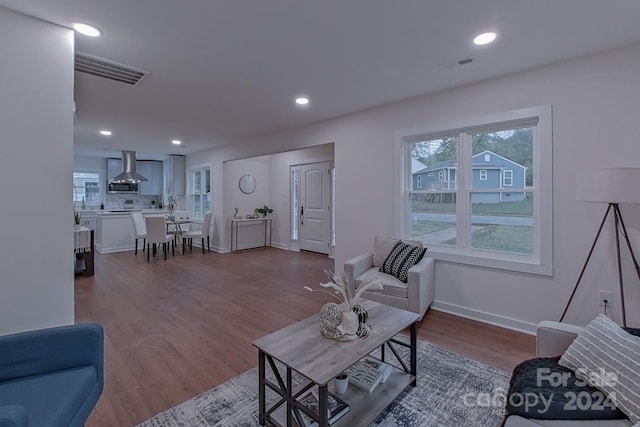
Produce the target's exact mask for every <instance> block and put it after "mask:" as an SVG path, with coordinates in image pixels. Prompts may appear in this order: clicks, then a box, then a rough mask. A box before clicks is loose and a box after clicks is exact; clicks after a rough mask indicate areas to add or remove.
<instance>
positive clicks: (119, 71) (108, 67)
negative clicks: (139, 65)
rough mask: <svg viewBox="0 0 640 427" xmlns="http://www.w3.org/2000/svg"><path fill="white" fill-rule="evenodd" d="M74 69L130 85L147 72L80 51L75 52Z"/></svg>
mask: <svg viewBox="0 0 640 427" xmlns="http://www.w3.org/2000/svg"><path fill="white" fill-rule="evenodd" d="M75 70H76V71H79V72H81V73H87V74H91V75H94V76H98V77H103V78H105V79H109V80H115V81H117V82H122V83H127V84H130V85H135V84H137V83H138V82H139V81H140V80H142V78H143V77H144V76H146V75H147V74H149V73H148V72H146V71H143V70H139V69H136V68H133V67H130V66H128V65H124V64H118V63H117V62H113V61H109V60H107V59H104V58H98V57H97V56H91V55H87V54H86V53H81V52H76V61H75Z"/></svg>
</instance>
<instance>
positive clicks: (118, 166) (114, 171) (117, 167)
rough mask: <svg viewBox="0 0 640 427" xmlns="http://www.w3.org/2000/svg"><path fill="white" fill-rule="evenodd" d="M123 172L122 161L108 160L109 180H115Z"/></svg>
mask: <svg viewBox="0 0 640 427" xmlns="http://www.w3.org/2000/svg"><path fill="white" fill-rule="evenodd" d="M120 172H122V159H107V180H110V179H113V178H115V177H116V176H117V175H118V174H120Z"/></svg>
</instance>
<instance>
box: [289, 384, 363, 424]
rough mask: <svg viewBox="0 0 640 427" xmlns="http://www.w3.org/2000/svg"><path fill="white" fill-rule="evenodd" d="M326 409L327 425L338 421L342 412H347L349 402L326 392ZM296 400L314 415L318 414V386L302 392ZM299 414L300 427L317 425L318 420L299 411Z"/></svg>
mask: <svg viewBox="0 0 640 427" xmlns="http://www.w3.org/2000/svg"><path fill="white" fill-rule="evenodd" d="M327 394H328V397H327V410H328V412H329V413H328V419H329V425H331V424H333V423H335V422H336V421H338V420H339V419H340V418H341V417H342V416H343V415H344V414H346V413H347V412H349V409H350V408H349V404H348V403H347V402H345V401H344V400H342V399H340V398H339V397H338V396H336V395H335V394H333V393H331V392H327ZM298 402H300V403H301V404H302V405H304V406H306V407H307V408H309V409H310V410H311V411H312V412H313V413H314V414H315V415H316V416H318V415H319V414H320V405H319V403H318V388H317V387H313V388H311V389H309V390H307V391H306V392H305V393H303V394H302V395H301V396H300V397H299V398H298ZM300 415H301V418H302V422H303V426H302V427H317V426H318V422H317V421H314V420H312V419H311V418H309V417H308V416H307V414H305V413H304V412H302V411H300Z"/></svg>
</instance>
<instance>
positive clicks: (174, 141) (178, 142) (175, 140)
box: [171, 139, 182, 145]
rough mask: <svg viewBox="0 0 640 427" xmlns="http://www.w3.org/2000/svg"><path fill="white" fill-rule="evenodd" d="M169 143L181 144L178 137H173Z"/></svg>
mask: <svg viewBox="0 0 640 427" xmlns="http://www.w3.org/2000/svg"><path fill="white" fill-rule="evenodd" d="M171 143H172V144H174V145H180V144H182V141H180V140H179V139H174V140H173V141H171Z"/></svg>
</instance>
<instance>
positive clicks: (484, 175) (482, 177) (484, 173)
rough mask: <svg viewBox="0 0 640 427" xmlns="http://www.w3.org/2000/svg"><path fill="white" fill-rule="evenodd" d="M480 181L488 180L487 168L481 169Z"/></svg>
mask: <svg viewBox="0 0 640 427" xmlns="http://www.w3.org/2000/svg"><path fill="white" fill-rule="evenodd" d="M479 174H480V181H486V180H487V170H486V169H480V172H479Z"/></svg>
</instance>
